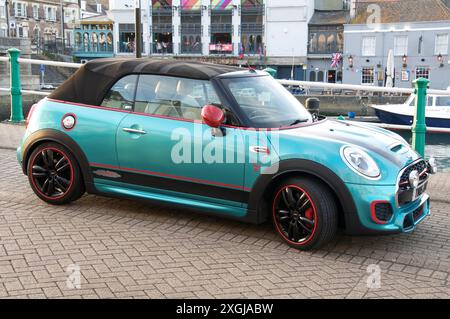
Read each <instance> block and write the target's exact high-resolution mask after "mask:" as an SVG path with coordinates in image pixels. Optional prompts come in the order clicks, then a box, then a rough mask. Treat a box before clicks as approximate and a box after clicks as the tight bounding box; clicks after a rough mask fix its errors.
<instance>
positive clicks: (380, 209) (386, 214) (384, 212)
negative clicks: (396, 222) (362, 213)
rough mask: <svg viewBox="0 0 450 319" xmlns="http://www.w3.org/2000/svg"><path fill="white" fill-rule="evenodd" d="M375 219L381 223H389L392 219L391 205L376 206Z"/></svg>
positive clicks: (379, 204)
mask: <svg viewBox="0 0 450 319" xmlns="http://www.w3.org/2000/svg"><path fill="white" fill-rule="evenodd" d="M374 209H375V217H376V218H377V219H378V220H379V221H381V222H388V221H389V220H391V218H392V207H391V204H389V203H376V204H375V208H374Z"/></svg>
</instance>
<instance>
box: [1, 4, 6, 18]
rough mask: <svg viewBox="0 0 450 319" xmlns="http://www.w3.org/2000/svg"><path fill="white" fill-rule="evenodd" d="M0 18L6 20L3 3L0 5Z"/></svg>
mask: <svg viewBox="0 0 450 319" xmlns="http://www.w3.org/2000/svg"><path fill="white" fill-rule="evenodd" d="M0 18H6V9H5V5H4V4H3V3H0Z"/></svg>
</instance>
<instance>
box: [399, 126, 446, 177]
mask: <svg viewBox="0 0 450 319" xmlns="http://www.w3.org/2000/svg"><path fill="white" fill-rule="evenodd" d="M395 132H396V133H398V134H400V135H401V136H402V137H403V138H404V139H406V141H408V143H409V144H412V136H411V132H410V131H395ZM425 156H426V157H427V158H428V157H430V156H434V158H435V159H436V163H437V166H438V169H439V171H440V172H450V134H430V133H428V134H427V136H426V146H425Z"/></svg>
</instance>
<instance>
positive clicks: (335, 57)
mask: <svg viewBox="0 0 450 319" xmlns="http://www.w3.org/2000/svg"><path fill="white" fill-rule="evenodd" d="M341 59H342V54H340V53H333V57H332V58H331V61H332V62H331V67H332V68H337V67H338V66H339V63H340V62H341Z"/></svg>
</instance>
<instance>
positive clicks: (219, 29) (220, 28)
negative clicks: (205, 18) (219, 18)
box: [209, 23, 233, 34]
mask: <svg viewBox="0 0 450 319" xmlns="http://www.w3.org/2000/svg"><path fill="white" fill-rule="evenodd" d="M209 30H210V34H212V33H233V25H232V24H231V23H217V24H212V25H210V27H209Z"/></svg>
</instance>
